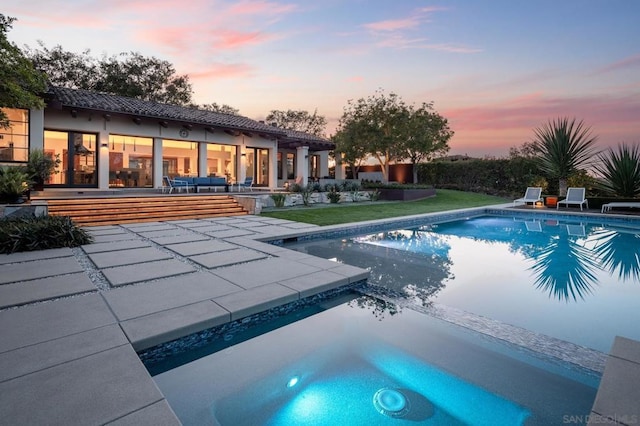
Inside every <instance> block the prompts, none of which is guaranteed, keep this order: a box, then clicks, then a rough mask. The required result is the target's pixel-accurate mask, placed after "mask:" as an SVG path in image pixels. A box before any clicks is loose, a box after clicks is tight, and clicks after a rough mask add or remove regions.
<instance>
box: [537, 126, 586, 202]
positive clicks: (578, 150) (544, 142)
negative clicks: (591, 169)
mask: <svg viewBox="0 0 640 426" xmlns="http://www.w3.org/2000/svg"><path fill="white" fill-rule="evenodd" d="M534 133H535V138H534V140H533V144H534V145H535V150H536V152H537V153H538V157H537V158H538V165H539V167H540V169H541V170H542V171H543V172H545V173H547V174H548V175H549V177H551V178H553V179H558V187H559V195H560V196H564V195H566V194H567V179H568V178H569V176H570V175H571V174H572V173H574V172H576V171H578V170H579V169H580V168H581V167H584V166H586V165H588V164H589V163H590V161H591V160H592V159H593V157H594V155H597V154H598V152H597V150H596V149H595V147H594V145H595V143H596V140H597V137H595V136H592V135H591V128H589V127H585V125H584V123H583V122H582V121H579V122H576V119H575V118H574V119H572V120H569V119H568V118H558V119H556V120H553V121H549V122H548V123H546V124H544V125H543V126H541V127H538V128H536V129H534Z"/></svg>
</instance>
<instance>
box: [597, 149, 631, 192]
mask: <svg viewBox="0 0 640 426" xmlns="http://www.w3.org/2000/svg"><path fill="white" fill-rule="evenodd" d="M598 160H599V163H596V164H595V165H594V168H595V169H596V171H597V172H598V173H599V174H600V176H601V180H600V184H599V185H598V187H600V188H601V189H602V190H604V191H605V192H606V193H608V194H614V195H617V196H620V197H628V198H634V197H637V196H638V195H640V148H639V147H638V145H629V144H626V143H622V144H620V145H618V147H617V149H615V150H614V149H613V148H609V150H608V151H607V152H606V154H605V153H600V154H599V155H598Z"/></svg>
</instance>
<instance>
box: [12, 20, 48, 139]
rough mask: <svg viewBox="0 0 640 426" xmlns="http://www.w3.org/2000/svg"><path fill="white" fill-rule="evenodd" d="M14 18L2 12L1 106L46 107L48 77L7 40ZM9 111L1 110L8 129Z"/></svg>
mask: <svg viewBox="0 0 640 426" xmlns="http://www.w3.org/2000/svg"><path fill="white" fill-rule="evenodd" d="M14 21H15V18H12V17H8V16H5V15H3V14H0V107H6V108H44V100H43V99H42V95H43V94H44V92H45V91H46V90H47V83H46V79H45V76H44V75H43V74H42V73H41V72H38V71H37V70H36V69H35V68H34V66H33V64H32V63H31V61H30V60H29V59H28V58H27V57H26V56H25V55H24V53H23V52H22V51H21V50H20V49H19V48H18V46H16V45H15V43H12V42H10V41H9V40H8V39H7V33H8V32H9V30H10V29H11V27H12V24H13V22H14ZM10 126H11V123H10V121H9V117H8V116H7V114H6V113H5V112H4V111H2V110H0V128H5V129H6V128H9V127H10Z"/></svg>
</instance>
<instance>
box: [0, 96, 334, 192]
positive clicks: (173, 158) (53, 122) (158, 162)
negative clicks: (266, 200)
mask: <svg viewBox="0 0 640 426" xmlns="http://www.w3.org/2000/svg"><path fill="white" fill-rule="evenodd" d="M45 100H46V107H45V108H44V109H42V110H26V109H10V108H3V111H5V112H6V113H7V115H8V116H9V118H10V120H11V124H12V126H11V127H10V128H9V129H0V164H4V165H11V164H21V163H25V162H26V161H27V159H28V155H29V151H30V150H33V149H37V148H40V149H43V150H44V151H45V152H46V153H51V154H53V155H59V158H60V160H61V163H60V168H59V171H60V173H56V174H55V175H54V176H52V178H51V179H50V180H49V182H46V185H45V189H54V188H60V189H67V190H75V189H77V190H80V189H82V190H90V189H92V188H93V189H96V190H108V189H115V188H119V189H122V190H127V189H138V190H139V189H141V188H160V187H161V186H162V181H163V176H169V177H170V178H174V177H177V176H214V175H215V176H225V177H226V178H227V180H228V182H230V183H232V182H242V181H244V179H245V178H246V177H253V186H254V188H265V189H275V188H278V187H282V185H283V183H284V182H285V181H288V180H294V179H298V180H299V181H302V182H303V183H304V184H306V183H307V182H308V180H309V179H310V178H311V179H313V178H321V177H325V176H327V175H328V174H329V166H328V163H329V151H330V150H332V149H334V147H335V146H334V144H333V143H332V142H330V141H329V140H326V139H323V138H319V137H316V136H314V135H310V134H306V133H301V132H296V131H289V130H283V129H280V128H277V127H274V126H271V125H269V124H265V123H264V122H260V121H255V120H251V119H249V118H246V117H243V116H239V115H232V114H221V113H216V112H211V111H205V110H199V109H194V108H187V107H182V106H177V105H168V104H161V103H158V102H152V101H144V100H139V99H133V98H127V97H123V96H114V95H107V94H103V93H96V92H91V91H87V90H76V89H68V88H62V87H51V88H50V89H49V91H48V93H47V94H46V96H45Z"/></svg>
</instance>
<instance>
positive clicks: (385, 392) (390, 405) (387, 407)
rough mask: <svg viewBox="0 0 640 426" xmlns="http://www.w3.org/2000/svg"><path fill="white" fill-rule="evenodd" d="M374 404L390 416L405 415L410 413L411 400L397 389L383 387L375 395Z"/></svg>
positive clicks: (382, 412) (377, 408)
mask: <svg viewBox="0 0 640 426" xmlns="http://www.w3.org/2000/svg"><path fill="white" fill-rule="evenodd" d="M373 406H374V407H376V410H378V412H380V413H381V414H384V415H385V416H389V417H396V418H397V417H404V416H405V415H406V414H407V413H409V409H410V408H411V407H410V406H409V400H408V399H407V398H406V397H405V396H404V395H403V394H402V392H400V391H399V390H396V389H390V388H382V389H380V390H378V391H377V392H376V393H375V395H373Z"/></svg>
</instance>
